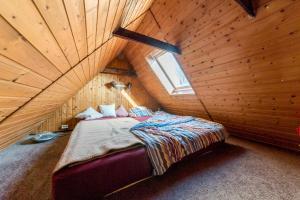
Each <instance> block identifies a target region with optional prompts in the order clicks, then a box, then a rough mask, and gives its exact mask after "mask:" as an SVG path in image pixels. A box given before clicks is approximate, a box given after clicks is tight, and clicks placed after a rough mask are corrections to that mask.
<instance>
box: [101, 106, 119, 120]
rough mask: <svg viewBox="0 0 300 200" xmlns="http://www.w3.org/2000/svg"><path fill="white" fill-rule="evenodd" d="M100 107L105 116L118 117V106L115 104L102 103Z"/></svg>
mask: <svg viewBox="0 0 300 200" xmlns="http://www.w3.org/2000/svg"><path fill="white" fill-rule="evenodd" d="M99 109H100V110H101V113H102V115H103V116H104V117H116V116H117V115H116V107H115V104H111V105H100V106H99Z"/></svg>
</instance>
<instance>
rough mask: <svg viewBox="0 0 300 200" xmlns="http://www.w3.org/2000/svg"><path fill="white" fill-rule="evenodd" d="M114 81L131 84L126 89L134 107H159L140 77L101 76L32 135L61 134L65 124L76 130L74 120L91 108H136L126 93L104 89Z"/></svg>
mask: <svg viewBox="0 0 300 200" xmlns="http://www.w3.org/2000/svg"><path fill="white" fill-rule="evenodd" d="M111 81H121V82H123V83H128V82H130V83H132V88H131V90H129V91H127V90H125V92H126V93H127V95H128V97H129V98H130V99H131V100H132V101H133V102H134V103H135V104H137V105H141V106H147V107H149V108H152V109H154V110H156V109H157V108H158V104H157V102H156V100H155V99H154V98H152V97H151V96H150V95H149V94H148V93H147V92H146V90H145V89H144V88H143V86H142V84H141V83H140V82H139V81H138V79H137V77H132V76H130V77H129V76H120V75H110V74H99V75H97V76H96V77H95V78H94V79H93V80H91V81H90V82H89V83H88V84H86V85H85V86H84V87H83V88H82V89H81V90H79V91H78V92H77V93H76V94H75V95H74V96H73V97H72V98H71V99H69V100H68V101H67V102H65V103H64V104H63V105H62V106H61V107H60V108H59V109H57V110H56V111H55V112H53V113H52V117H51V118H49V119H48V120H46V121H44V122H43V123H41V124H40V125H39V126H38V127H37V128H36V129H34V130H33V132H40V131H58V130H60V127H61V125H62V124H68V125H69V127H70V129H73V128H74V125H75V124H76V123H77V120H76V119H75V118H74V117H75V116H76V115H77V114H78V113H79V112H82V111H84V110H85V109H86V108H88V107H90V106H91V107H93V108H95V109H97V110H98V106H99V105H101V104H113V103H114V104H115V105H116V107H118V106H119V105H123V106H124V107H125V108H126V109H130V108H131V107H133V106H134V105H133V104H132V103H131V100H129V99H128V97H127V95H126V94H123V93H122V92H120V91H118V90H116V89H115V88H108V87H107V86H105V85H106V84H107V83H110V82H111Z"/></svg>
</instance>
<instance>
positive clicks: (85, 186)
mask: <svg viewBox="0 0 300 200" xmlns="http://www.w3.org/2000/svg"><path fill="white" fill-rule="evenodd" d="M161 116H163V117H160V116H158V117H156V120H152V121H151V118H150V119H148V118H149V117H140V118H135V120H137V121H139V122H141V123H138V122H137V123H136V124H135V125H134V126H133V128H131V129H130V131H131V132H132V133H134V135H135V137H137V138H138V139H139V140H142V141H143V142H142V144H141V145H140V144H139V143H138V145H136V144H135V142H132V144H134V145H131V146H129V147H126V148H122V149H118V150H116V151H115V150H114V151H112V152H111V151H110V152H109V153H106V154H105V155H104V156H99V157H97V156H96V157H93V158H90V159H86V160H85V161H84V162H76V163H73V162H69V163H67V164H65V165H61V166H60V165H59V164H58V167H56V170H55V171H54V173H53V177H52V192H53V197H54V199H99V198H101V197H103V196H105V195H107V194H110V193H112V192H114V191H116V190H118V189H120V188H123V187H125V186H128V185H130V184H132V183H135V182H138V181H141V180H144V179H147V178H149V177H151V176H153V175H162V174H163V173H164V172H165V171H166V170H167V168H169V167H170V166H171V165H172V164H173V163H175V162H178V161H181V160H183V159H187V158H189V157H191V156H194V155H196V154H202V153H203V152H207V151H210V150H211V149H212V148H214V147H215V146H219V144H222V143H223V142H224V140H225V137H226V135H227V133H226V131H225V129H224V127H223V126H222V125H220V124H217V123H213V122H209V121H204V122H205V123H213V124H214V125H218V127H217V128H218V129H219V130H217V131H220V132H221V134H222V135H223V136H222V137H220V138H219V139H218V140H215V141H213V142H209V141H210V139H208V140H207V141H208V143H209V144H210V145H202V147H201V148H200V147H199V148H198V149H196V150H194V151H191V152H190V153H189V155H184V156H182V157H180V159H179V158H177V156H175V157H170V158H168V159H170V161H169V162H168V163H170V165H168V166H165V167H166V168H165V169H164V168H162V169H163V171H160V170H161V168H157V167H156V166H155V165H158V164H155V163H153V162H154V161H153V158H152V156H151V153H150V152H151V149H149V146H152V148H161V147H155V145H151V144H147V143H148V142H149V141H147V139H146V140H145V138H143V134H145V133H147V132H149V131H152V130H150V129H149V127H151V126H152V128H153V127H154V126H157V125H158V124H161V122H165V121H164V120H165V117H166V115H161ZM173 116H174V115H173ZM153 118H154V117H153ZM176 119H177V118H172V119H171V121H169V122H172V124H173V125H172V124H170V123H167V124H165V125H166V126H164V127H171V126H174V124H175V126H176V130H177V129H178V124H176V123H174V122H175V121H176ZM105 120H107V122H109V120H112V119H105ZM180 120H182V118H180ZM183 120H185V122H186V123H184V124H185V125H186V124H189V123H194V122H193V121H189V120H190V118H184V119H183ZM99 121H100V120H99ZM129 121H131V120H129ZM110 122H111V121H110ZM156 122H159V123H158V124H157V123H156ZM95 123H98V122H95ZM149 123H150V125H149ZM162 127H163V126H162ZM184 128H185V129H188V128H189V127H188V128H187V127H184ZM143 131H145V132H143ZM163 131H165V129H164V130H163ZM213 132H214V131H213ZM72 134H74V133H72ZM221 134H220V135H221ZM74 135H76V133H75V134H74ZM154 136H155V137H156V135H155V133H154ZM71 137H72V136H71ZM148 139H149V138H148ZM152 139H153V138H152ZM206 139H207V138H206V137H205V140H206ZM149 140H150V139H149ZM193 143H194V142H193ZM195 144H196V142H195ZM68 146H70V145H69V144H68ZM68 146H67V148H66V149H72V148H70V147H68ZM174 146H175V145H174ZM204 147H205V148H204ZM166 148H167V149H168V148H169V146H167V147H166ZM172 148H173V145H172ZM168 150H170V151H176V148H174V149H173V150H171V149H168ZM65 151H66V150H65ZM72 151H74V150H72ZM64 153H65V152H64ZM66 157H72V156H66ZM154 159H157V158H154ZM164 159H166V158H164ZM171 160H172V161H173V162H171Z"/></svg>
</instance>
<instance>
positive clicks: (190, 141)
mask: <svg viewBox="0 0 300 200" xmlns="http://www.w3.org/2000/svg"><path fill="white" fill-rule="evenodd" d="M130 131H131V132H132V133H133V134H135V135H136V136H137V137H139V138H140V139H141V140H142V141H143V142H144V143H145V144H146V148H147V152H148V155H149V158H150V160H151V163H152V165H153V175H162V174H163V173H164V172H165V171H166V170H167V169H168V168H169V167H170V166H171V165H172V164H173V163H176V162H178V161H180V160H181V159H182V158H183V157H185V156H187V155H189V154H191V153H194V152H196V151H199V150H201V149H204V148H206V147H207V146H209V145H211V144H213V143H216V142H220V141H223V140H224V139H225V137H226V135H227V132H226V130H225V129H224V127H223V126H222V125H221V124H218V123H214V122H211V121H207V120H204V119H201V118H194V117H190V116H178V115H172V114H168V113H165V112H159V113H156V114H155V115H154V116H153V117H152V118H150V119H148V120H146V121H144V122H142V123H139V124H137V125H135V126H134V127H132V128H131V129H130Z"/></svg>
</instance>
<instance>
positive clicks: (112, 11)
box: [103, 0, 120, 42]
mask: <svg viewBox="0 0 300 200" xmlns="http://www.w3.org/2000/svg"><path fill="white" fill-rule="evenodd" d="M119 4H120V0H111V1H110V5H109V10H108V15H107V20H106V26H105V30H104V35H103V41H104V42H105V41H107V40H109V38H110V37H111V29H112V25H113V22H114V19H115V16H116V13H117V9H118V6H119Z"/></svg>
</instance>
